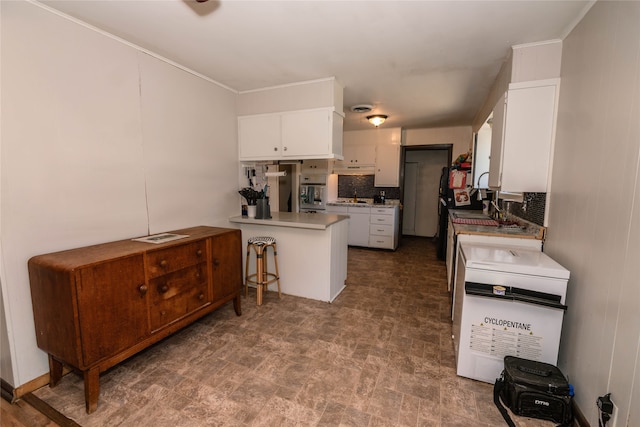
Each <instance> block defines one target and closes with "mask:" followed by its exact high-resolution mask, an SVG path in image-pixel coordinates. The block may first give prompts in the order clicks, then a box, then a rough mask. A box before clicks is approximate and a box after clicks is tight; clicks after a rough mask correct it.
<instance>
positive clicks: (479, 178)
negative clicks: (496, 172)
mask: <svg viewBox="0 0 640 427" xmlns="http://www.w3.org/2000/svg"><path fill="white" fill-rule="evenodd" d="M488 173H489V171H486V172H482V173H481V174H480V176H479V177H478V184H477V185H476V187H478V188H480V180H481V179H482V177H483V176H485V175H486V174H488Z"/></svg>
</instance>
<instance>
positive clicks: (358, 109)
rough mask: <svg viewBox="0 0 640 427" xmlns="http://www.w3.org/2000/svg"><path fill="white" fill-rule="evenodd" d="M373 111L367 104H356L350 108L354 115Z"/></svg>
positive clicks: (371, 106)
mask: <svg viewBox="0 0 640 427" xmlns="http://www.w3.org/2000/svg"><path fill="white" fill-rule="evenodd" d="M371 110H373V105H369V104H358V105H354V106H353V107H351V111H353V112H354V113H368V112H370V111H371Z"/></svg>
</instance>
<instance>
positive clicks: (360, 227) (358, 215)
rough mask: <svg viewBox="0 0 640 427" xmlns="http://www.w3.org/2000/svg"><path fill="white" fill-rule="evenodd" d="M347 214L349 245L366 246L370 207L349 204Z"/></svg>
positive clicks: (367, 242) (367, 243) (367, 244)
mask: <svg viewBox="0 0 640 427" xmlns="http://www.w3.org/2000/svg"><path fill="white" fill-rule="evenodd" d="M347 215H349V238H348V243H349V245H350V246H365V247H368V246H369V219H370V218H371V208H370V207H368V206H349V208H348V210H347Z"/></svg>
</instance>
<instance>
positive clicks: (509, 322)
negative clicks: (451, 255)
mask: <svg viewBox="0 0 640 427" xmlns="http://www.w3.org/2000/svg"><path fill="white" fill-rule="evenodd" d="M457 262H458V266H457V276H456V283H455V294H456V295H455V303H454V308H453V310H454V316H453V319H454V321H453V340H454V346H455V353H456V366H457V374H458V375H460V376H463V377H467V378H472V379H476V380H480V381H485V382H489V383H494V382H495V380H496V378H498V377H499V376H500V373H501V372H502V369H503V367H504V356H517V357H521V358H524V359H529V360H536V361H540V362H545V363H550V364H552V365H555V364H557V361H558V349H559V345H560V334H561V332H562V319H563V317H564V312H565V310H566V306H565V296H566V291H567V281H568V279H569V271H568V270H566V269H565V268H564V267H562V266H561V265H560V264H558V263H557V262H555V261H554V260H553V259H551V258H550V257H549V256H548V255H546V254H544V253H543V252H540V251H537V250H535V249H526V248H521V247H509V246H491V245H481V244H472V243H461V244H460V245H459V251H458V259H457Z"/></svg>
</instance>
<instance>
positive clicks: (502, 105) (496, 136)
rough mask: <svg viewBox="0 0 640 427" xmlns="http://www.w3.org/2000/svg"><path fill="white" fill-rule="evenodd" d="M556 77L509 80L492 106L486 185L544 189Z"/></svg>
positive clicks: (549, 158)
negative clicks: (487, 181)
mask: <svg viewBox="0 0 640 427" xmlns="http://www.w3.org/2000/svg"><path fill="white" fill-rule="evenodd" d="M559 84H560V80H559V79H549V80H537V81H532V82H523V83H512V84H510V85H509V90H508V91H507V93H506V94H505V95H504V96H502V97H501V98H500V100H498V103H497V104H496V106H495V108H494V110H493V127H492V137H491V163H490V167H489V186H490V187H491V188H499V189H500V190H501V191H509V192H541V193H544V192H547V191H548V184H549V182H550V172H551V164H552V157H553V145H554V139H555V127H556V117H557V111H558V107H557V105H558V93H559Z"/></svg>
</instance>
